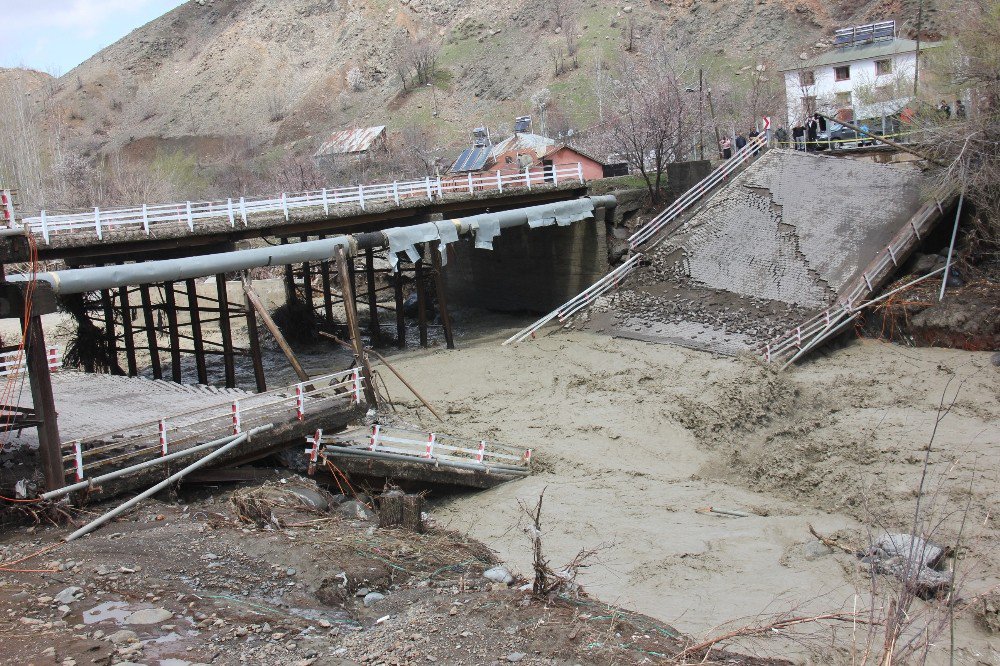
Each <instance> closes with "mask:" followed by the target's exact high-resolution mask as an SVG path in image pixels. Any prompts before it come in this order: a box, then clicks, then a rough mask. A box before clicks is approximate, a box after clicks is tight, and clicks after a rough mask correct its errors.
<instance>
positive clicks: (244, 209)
mask: <svg viewBox="0 0 1000 666" xmlns="http://www.w3.org/2000/svg"><path fill="white" fill-rule="evenodd" d="M240 217H242V218H243V226H244V227H246V226H249V225H248V224H247V202H246V199H244V198H243V197H240Z"/></svg>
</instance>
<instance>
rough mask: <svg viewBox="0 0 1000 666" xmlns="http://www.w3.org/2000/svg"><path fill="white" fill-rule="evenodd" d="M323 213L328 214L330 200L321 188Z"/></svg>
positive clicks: (324, 189)
mask: <svg viewBox="0 0 1000 666" xmlns="http://www.w3.org/2000/svg"><path fill="white" fill-rule="evenodd" d="M323 213H324V214H325V215H329V214H330V200H329V199H327V197H326V188H325V187H324V188H323Z"/></svg>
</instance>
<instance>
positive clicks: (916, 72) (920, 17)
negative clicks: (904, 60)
mask: <svg viewBox="0 0 1000 666" xmlns="http://www.w3.org/2000/svg"><path fill="white" fill-rule="evenodd" d="M923 28H924V0H920V4H919V5H918V6H917V52H916V53H915V54H914V56H915V57H914V59H913V99H916V98H917V83H918V82H919V81H920V31H921V30H923Z"/></svg>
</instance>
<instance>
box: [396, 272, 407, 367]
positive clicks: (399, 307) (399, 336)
mask: <svg viewBox="0 0 1000 666" xmlns="http://www.w3.org/2000/svg"><path fill="white" fill-rule="evenodd" d="M397 267H398V264H397ZM395 279H396V284H395V285H394V291H395V294H396V346H397V347H399V348H400V349H406V317H405V316H404V315H403V271H402V270H399V271H398V272H397V273H396V275H395Z"/></svg>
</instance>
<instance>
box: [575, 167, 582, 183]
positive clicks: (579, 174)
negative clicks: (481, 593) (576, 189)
mask: <svg viewBox="0 0 1000 666" xmlns="http://www.w3.org/2000/svg"><path fill="white" fill-rule="evenodd" d="M576 175H577V177H578V178H579V179H580V182H581V183H582V182H583V162H577V163H576Z"/></svg>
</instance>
